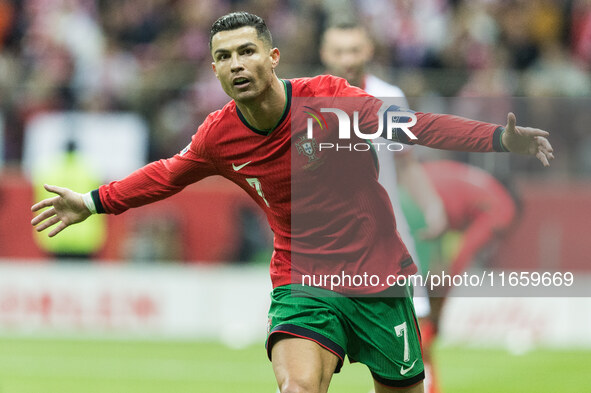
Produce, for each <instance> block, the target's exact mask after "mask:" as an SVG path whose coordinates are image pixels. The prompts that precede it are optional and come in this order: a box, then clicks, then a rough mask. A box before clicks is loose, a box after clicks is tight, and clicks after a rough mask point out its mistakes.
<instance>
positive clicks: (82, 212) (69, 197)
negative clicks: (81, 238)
mask: <svg viewBox="0 0 591 393" xmlns="http://www.w3.org/2000/svg"><path fill="white" fill-rule="evenodd" d="M44 187H45V189H46V190H47V191H49V192H53V193H54V194H57V196H54V197H51V198H47V199H44V200H42V201H41V202H38V203H36V204H34V205H33V206H32V207H31V210H32V211H33V212H36V211H39V210H41V209H43V208H46V207H49V209H47V210H45V211H44V212H42V213H41V214H39V215H38V216H36V217H35V218H33V220H31V224H32V225H33V226H35V227H36V230H37V232H41V231H43V230H45V229H47V228H49V227H50V226H52V225H55V224H58V223H59V224H58V225H57V226H56V227H55V228H53V230H52V231H51V232H49V237H53V236H55V235H57V234H58V233H60V232H61V231H63V230H64V229H65V228H67V227H68V226H70V225H72V224H77V223H79V222H82V221H84V220H86V219H87V218H88V217H89V216H90V215H91V214H92V213H91V212H90V210H88V208H87V207H86V205H85V204H84V199H83V197H82V194H79V193H77V192H74V191H72V190H69V189H67V188H62V187H57V186H49V185H47V184H46V185H44Z"/></svg>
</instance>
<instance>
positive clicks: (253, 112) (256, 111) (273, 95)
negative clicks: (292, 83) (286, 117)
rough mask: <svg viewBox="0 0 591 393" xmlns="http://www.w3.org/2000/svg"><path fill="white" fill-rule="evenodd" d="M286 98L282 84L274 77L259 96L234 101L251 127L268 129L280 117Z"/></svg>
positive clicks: (274, 124) (275, 124)
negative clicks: (247, 99)
mask: <svg viewBox="0 0 591 393" xmlns="http://www.w3.org/2000/svg"><path fill="white" fill-rule="evenodd" d="M286 100H287V97H286V95H285V87H284V84H283V82H282V81H281V80H279V78H277V77H275V78H274V79H273V82H272V83H271V86H270V87H269V89H267V91H265V92H264V93H263V94H261V97H259V98H257V99H256V100H253V101H249V102H236V106H237V107H238V109H240V112H241V113H242V115H243V116H244V118H245V119H246V121H247V122H248V124H250V125H251V126H252V127H254V128H256V129H258V130H269V131H270V130H272V129H273V128H274V127H275V126H277V123H278V122H279V120H280V119H281V116H282V115H283V111H284V109H285V102H286Z"/></svg>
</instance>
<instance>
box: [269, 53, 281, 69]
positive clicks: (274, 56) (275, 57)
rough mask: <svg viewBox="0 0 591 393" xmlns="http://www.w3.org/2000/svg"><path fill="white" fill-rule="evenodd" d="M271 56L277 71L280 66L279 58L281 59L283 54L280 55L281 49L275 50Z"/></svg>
mask: <svg viewBox="0 0 591 393" xmlns="http://www.w3.org/2000/svg"><path fill="white" fill-rule="evenodd" d="M269 56H270V57H271V64H272V65H273V69H275V67H277V65H278V64H279V58H280V57H281V54H280V53H279V49H277V48H273V49H271V50H270V51H269Z"/></svg>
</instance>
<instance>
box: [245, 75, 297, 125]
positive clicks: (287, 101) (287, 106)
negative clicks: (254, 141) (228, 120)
mask: <svg viewBox="0 0 591 393" xmlns="http://www.w3.org/2000/svg"><path fill="white" fill-rule="evenodd" d="M281 82H283V87H284V89H285V98H286V99H285V106H284V107H283V114H282V115H281V118H280V119H279V121H278V122H277V124H275V126H274V127H272V128H271V129H269V130H259V129H258V128H255V127H253V126H251V125H250V124H248V121H246V118H245V117H244V115H243V114H242V112H240V109H238V106H236V114H237V115H238V118H239V119H240V121H241V122H242V124H244V125H245V126H246V127H248V128H249V129H250V130H251V131H253V132H255V133H257V134H259V135H264V136H267V135H269V134H271V133H272V132H273V131H274V130H275V129H276V128H277V127H278V126H279V125H281V123H283V121H284V120H285V118H286V117H287V114H288V113H289V109H290V108H291V82H290V81H288V80H286V79H281Z"/></svg>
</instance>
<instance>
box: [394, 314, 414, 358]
mask: <svg viewBox="0 0 591 393" xmlns="http://www.w3.org/2000/svg"><path fill="white" fill-rule="evenodd" d="M394 332H395V333H396V336H397V337H404V361H405V362H408V361H409V360H410V350H409V348H408V331H407V328H406V322H402V323H401V324H400V325H397V326H394Z"/></svg>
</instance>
